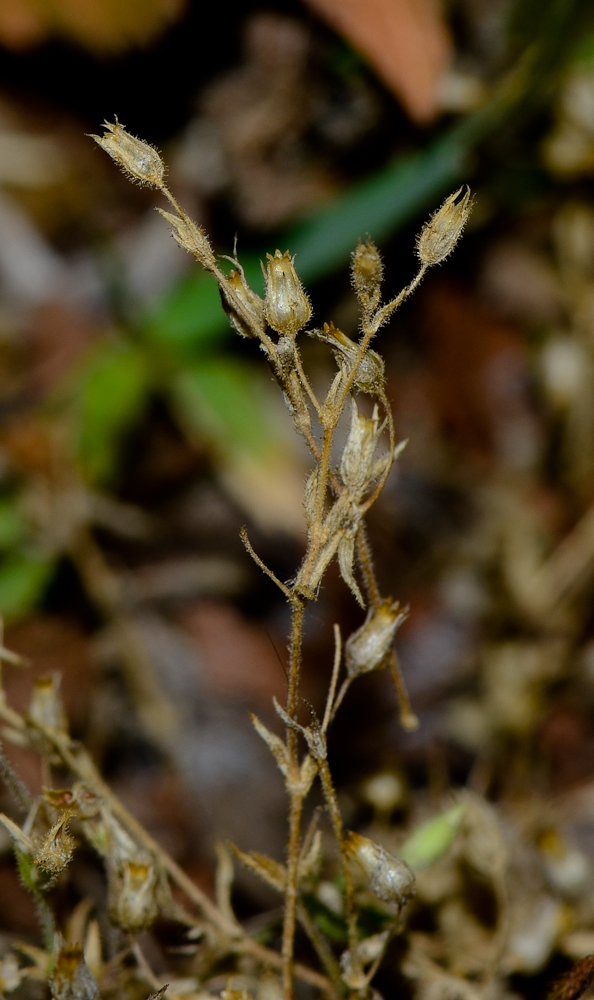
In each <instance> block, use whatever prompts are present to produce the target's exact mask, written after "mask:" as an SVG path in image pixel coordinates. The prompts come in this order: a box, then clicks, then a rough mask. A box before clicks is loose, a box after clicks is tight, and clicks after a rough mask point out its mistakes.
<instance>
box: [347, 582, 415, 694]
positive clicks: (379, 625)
mask: <svg viewBox="0 0 594 1000" xmlns="http://www.w3.org/2000/svg"><path fill="white" fill-rule="evenodd" d="M405 618H406V612H405V611H403V610H402V608H401V607H400V605H399V604H398V601H394V602H392V601H391V600H387V601H384V602H383V604H381V605H380V607H379V608H377V609H375V610H374V609H373V608H370V609H369V612H368V614H367V618H366V619H365V621H364V622H363V624H362V625H361V627H360V628H358V629H357V631H356V632H353V633H352V635H350V636H349V638H348V639H347V641H346V643H345V647H344V652H345V665H346V669H347V674H348V675H349V677H351V678H355V677H359V676H360V675H361V674H368V673H370V672H371V671H372V670H378V669H379V668H380V667H381V666H383V663H384V661H385V658H386V655H387V654H388V653H389V652H390V650H391V648H392V643H393V641H394V636H395V635H396V632H397V630H398V628H399V627H400V625H402V622H403V621H404V619H405Z"/></svg>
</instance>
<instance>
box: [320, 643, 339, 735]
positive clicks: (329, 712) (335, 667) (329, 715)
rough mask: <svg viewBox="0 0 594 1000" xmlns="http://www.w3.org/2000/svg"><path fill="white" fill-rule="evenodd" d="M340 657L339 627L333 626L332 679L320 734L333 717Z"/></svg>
mask: <svg viewBox="0 0 594 1000" xmlns="http://www.w3.org/2000/svg"><path fill="white" fill-rule="evenodd" d="M341 656H342V640H341V638H340V626H339V625H335V626H334V665H333V667H332V677H331V679H330V687H329V688H328V697H327V698H326V708H325V710H324V720H323V722H322V732H323V733H325V732H326V730H327V729H328V726H329V725H330V720H331V719H332V717H333V714H334V713H333V711H332V706H333V704H334V695H335V694H336V685H337V683H338V673H339V670H340V660H341Z"/></svg>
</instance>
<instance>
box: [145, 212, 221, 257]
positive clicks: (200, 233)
mask: <svg viewBox="0 0 594 1000" xmlns="http://www.w3.org/2000/svg"><path fill="white" fill-rule="evenodd" d="M157 211H158V212H160V214H161V215H162V216H163V218H164V219H166V220H167V222H168V223H169V225H170V226H171V235H172V236H173V239H174V240H175V242H176V243H177V244H178V245H179V246H180V247H181V248H182V250H187V251H188V253H191V254H192V256H194V257H196V259H197V260H199V261H200V263H201V264H202V265H203V267H205V268H207V270H209V271H212V269H213V268H214V267H216V263H217V262H216V259H215V255H214V253H213V252H212V247H211V245H210V242H209V240H208V236H207V235H206V233H205V232H204V230H203V229H201V228H200V226H198V225H197V224H196V223H195V222H193V220H192V219H190V218H189V217H188V216H187V215H183V216H179V215H173V214H172V213H171V212H166V211H165V210H164V209H162V208H158V209H157Z"/></svg>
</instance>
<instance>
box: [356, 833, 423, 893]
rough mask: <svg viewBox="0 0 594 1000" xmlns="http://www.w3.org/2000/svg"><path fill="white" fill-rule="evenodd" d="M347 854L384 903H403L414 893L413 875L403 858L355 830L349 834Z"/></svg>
mask: <svg viewBox="0 0 594 1000" xmlns="http://www.w3.org/2000/svg"><path fill="white" fill-rule="evenodd" d="M346 849H347V854H348V855H349V856H350V857H351V858H353V860H354V861H356V862H357V863H358V865H359V867H360V868H361V869H362V871H363V872H364V873H365V875H366V876H367V878H368V880H369V888H370V889H371V891H372V892H374V893H375V894H376V896H379V898H380V899H383V901H384V903H396V904H397V905H398V906H404V904H405V903H406V901H407V900H408V899H410V898H411V897H412V896H414V894H415V877H414V875H413V873H412V871H411V870H410V868H409V867H408V865H407V864H405V862H404V861H401V860H400V858H395V857H394V856H393V855H392V854H388V852H387V851H386V850H384V848H383V847H380V845H379V844H376V843H375V842H374V841H373V840H369V838H368V837H362V836H361V834H359V833H349V834H348V835H347V844H346Z"/></svg>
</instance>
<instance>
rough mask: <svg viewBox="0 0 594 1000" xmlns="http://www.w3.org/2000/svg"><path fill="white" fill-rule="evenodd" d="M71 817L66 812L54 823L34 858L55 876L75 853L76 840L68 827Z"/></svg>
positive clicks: (37, 863)
mask: <svg viewBox="0 0 594 1000" xmlns="http://www.w3.org/2000/svg"><path fill="white" fill-rule="evenodd" d="M69 819H70V816H69V815H68V813H65V814H64V815H63V816H61V817H60V819H59V820H58V821H57V823H54V825H53V826H52V828H51V830H49V832H48V833H47V834H46V836H45V838H44V840H43V843H42V845H41V847H40V849H39V850H38V852H37V854H36V855H35V857H34V858H33V861H34V863H35V864H36V865H38V866H39V868H41V870H42V871H44V872H46V873H47V874H48V875H51V876H52V877H53V878H57V876H58V875H59V874H60V873H61V872H63V871H64V869H65V868H67V867H68V865H69V864H70V862H71V861H72V855H73V854H74V840H73V838H72V837H71V836H70V834H69V833H68V829H67V824H68V820H69Z"/></svg>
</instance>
